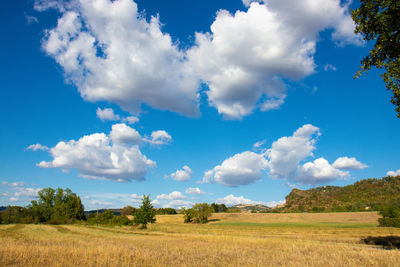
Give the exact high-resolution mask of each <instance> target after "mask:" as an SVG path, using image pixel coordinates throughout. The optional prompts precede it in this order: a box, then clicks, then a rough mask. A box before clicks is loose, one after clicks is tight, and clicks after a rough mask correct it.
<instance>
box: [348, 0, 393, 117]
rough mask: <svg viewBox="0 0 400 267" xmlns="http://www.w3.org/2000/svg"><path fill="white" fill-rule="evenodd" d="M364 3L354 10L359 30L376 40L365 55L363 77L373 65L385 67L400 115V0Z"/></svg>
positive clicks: (373, 0) (365, 1) (385, 73)
mask: <svg viewBox="0 0 400 267" xmlns="http://www.w3.org/2000/svg"><path fill="white" fill-rule="evenodd" d="M360 3H361V5H360V7H359V8H358V9H356V10H352V13H351V14H352V17H353V20H354V22H355V23H356V29H355V32H356V33H360V34H362V36H363V38H364V40H365V41H375V45H374V48H373V49H372V50H371V51H370V52H369V55H368V56H366V57H365V58H363V59H362V61H361V70H360V71H358V72H357V73H356V75H355V77H357V78H358V77H360V76H361V74H362V73H363V72H367V71H368V70H370V69H371V67H372V66H375V67H376V68H378V69H384V70H385V71H384V73H383V74H381V77H382V78H383V80H384V82H385V84H386V88H387V90H391V91H392V93H393V96H392V99H391V102H392V103H393V104H394V105H396V106H397V107H396V112H397V117H399V118H400V1H399V0H360Z"/></svg>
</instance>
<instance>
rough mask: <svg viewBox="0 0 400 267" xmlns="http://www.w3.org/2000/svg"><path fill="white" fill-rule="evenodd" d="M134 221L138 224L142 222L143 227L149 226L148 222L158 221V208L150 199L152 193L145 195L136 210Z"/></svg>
mask: <svg viewBox="0 0 400 267" xmlns="http://www.w3.org/2000/svg"><path fill="white" fill-rule="evenodd" d="M133 221H134V222H135V223H136V224H141V225H142V228H143V229H146V228H147V224H148V223H155V222H156V210H155V209H154V208H153V205H152V204H151V201H150V195H148V196H146V195H143V199H142V205H141V206H140V207H139V209H137V210H136V212H135V218H134V219H133Z"/></svg>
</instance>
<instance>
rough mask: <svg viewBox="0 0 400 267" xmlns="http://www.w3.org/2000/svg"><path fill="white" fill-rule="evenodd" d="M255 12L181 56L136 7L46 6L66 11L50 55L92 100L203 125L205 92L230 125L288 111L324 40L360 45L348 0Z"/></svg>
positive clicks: (227, 22) (271, 5) (223, 20)
mask: <svg viewBox="0 0 400 267" xmlns="http://www.w3.org/2000/svg"><path fill="white" fill-rule="evenodd" d="M243 3H244V4H245V6H246V7H248V8H247V10H246V11H237V12H236V13H235V14H231V13H229V12H228V11H226V10H220V11H218V13H217V14H216V17H215V21H214V22H213V23H212V25H211V26H210V32H207V33H196V34H195V45H194V46H193V47H189V48H187V49H184V50H183V49H179V48H178V46H177V44H176V43H174V42H173V41H172V38H171V36H170V35H169V34H168V33H166V32H163V31H162V29H161V23H160V21H159V18H158V17H157V16H152V17H151V18H150V20H149V21H148V20H146V18H145V16H144V15H143V14H142V13H141V12H140V11H139V10H138V7H137V4H136V3H135V2H134V1H132V0H115V1H111V0H72V1H68V2H65V1H61V0H51V1H49V0H47V1H46V0H36V1H35V9H36V10H39V11H43V10H46V9H49V8H56V9H58V10H59V11H60V12H61V17H60V18H59V19H58V22H57V26H56V27H55V28H53V29H50V30H47V31H46V37H45V38H44V40H43V49H44V51H45V52H46V53H47V54H48V55H50V56H51V57H53V58H54V59H55V61H56V62H57V63H58V64H59V65H60V66H61V67H62V68H63V70H64V72H65V76H66V78H67V80H69V81H71V82H72V83H74V84H75V85H76V87H77V88H78V90H79V92H80V94H81V96H82V97H83V98H84V99H86V100H88V101H108V102H113V103H116V104H118V105H119V106H120V107H122V108H123V109H124V110H127V111H129V112H131V113H137V112H138V111H140V107H141V105H142V104H146V105H149V106H151V107H153V108H156V109H161V110H171V111H175V112H179V113H182V114H186V115H189V116H196V115H198V114H199V99H200V96H199V91H200V90H201V88H202V87H201V86H200V85H201V83H205V84H207V85H208V90H206V91H205V92H206V94H207V96H208V101H209V104H210V105H211V106H214V107H215V108H217V110H218V112H219V113H220V114H223V116H224V117H225V118H230V119H240V118H242V117H243V116H246V115H248V114H250V113H252V112H253V110H254V109H257V108H258V109H260V110H262V111H267V110H271V109H277V108H279V107H280V106H281V105H282V104H283V103H284V101H285V97H286V95H287V92H286V91H287V90H286V85H285V80H299V79H302V78H304V77H306V76H308V75H310V74H312V73H313V72H314V70H315V67H316V65H315V62H314V55H315V53H316V43H317V41H318V40H319V33H320V32H322V31H325V30H327V29H332V30H333V31H332V39H333V40H334V41H335V42H336V43H338V44H340V45H344V44H348V43H353V44H360V43H361V41H360V40H361V39H360V37H359V36H356V35H355V34H354V32H353V31H354V23H353V21H352V19H351V17H350V15H349V11H348V10H349V7H348V5H344V6H342V5H341V1H340V0H306V1H292V0H270V1H267V2H263V1H252V0H243Z"/></svg>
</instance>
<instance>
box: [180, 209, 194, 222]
mask: <svg viewBox="0 0 400 267" xmlns="http://www.w3.org/2000/svg"><path fill="white" fill-rule="evenodd" d="M195 217H196V212H195V210H194V209H183V222H184V223H191V222H193V220H194V218H195Z"/></svg>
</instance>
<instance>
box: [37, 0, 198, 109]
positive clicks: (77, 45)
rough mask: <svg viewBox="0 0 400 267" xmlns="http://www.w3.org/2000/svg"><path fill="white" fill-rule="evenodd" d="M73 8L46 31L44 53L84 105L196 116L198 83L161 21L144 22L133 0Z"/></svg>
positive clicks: (85, 2)
mask: <svg viewBox="0 0 400 267" xmlns="http://www.w3.org/2000/svg"><path fill="white" fill-rule="evenodd" d="M72 2H74V4H70V5H69V6H63V8H61V9H60V8H59V9H60V11H62V16H61V18H60V19H59V20H58V23H57V26H56V27H55V28H54V29H51V30H49V31H47V34H46V38H45V39H44V42H43V48H44V50H45V51H46V53H47V54H49V55H50V56H52V57H53V58H54V59H55V60H56V61H57V63H58V64H60V65H61V66H62V68H63V69H64V72H65V74H66V76H67V78H68V79H69V80H71V81H72V82H73V83H74V84H75V85H76V86H77V87H78V90H79V92H80V94H81V96H82V97H83V98H84V99H86V100H89V101H102V100H104V101H110V102H114V103H117V104H118V105H120V106H121V107H122V108H123V109H125V110H127V111H130V112H138V111H140V105H141V104H142V103H145V104H147V105H150V106H151V107H153V108H158V109H162V110H166V109H168V110H172V111H176V112H180V113H184V114H187V115H190V116H195V115H197V114H198V92H197V90H198V87H199V80H198V79H197V78H195V76H194V75H193V72H192V71H191V68H190V67H187V66H186V64H185V62H184V57H185V55H184V53H183V52H182V51H180V50H179V49H178V48H177V46H176V44H174V43H173V41H172V38H171V36H170V35H169V34H167V33H163V32H162V30H161V23H160V21H159V19H158V17H154V16H152V17H151V19H150V21H146V19H145V17H144V16H143V15H142V14H141V13H140V12H139V11H138V7H137V5H136V3H135V2H134V1H132V0H117V1H109V0H79V1H72ZM53 5H54V6H57V7H58V6H59V3H57V4H53ZM43 9H44V8H43Z"/></svg>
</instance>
